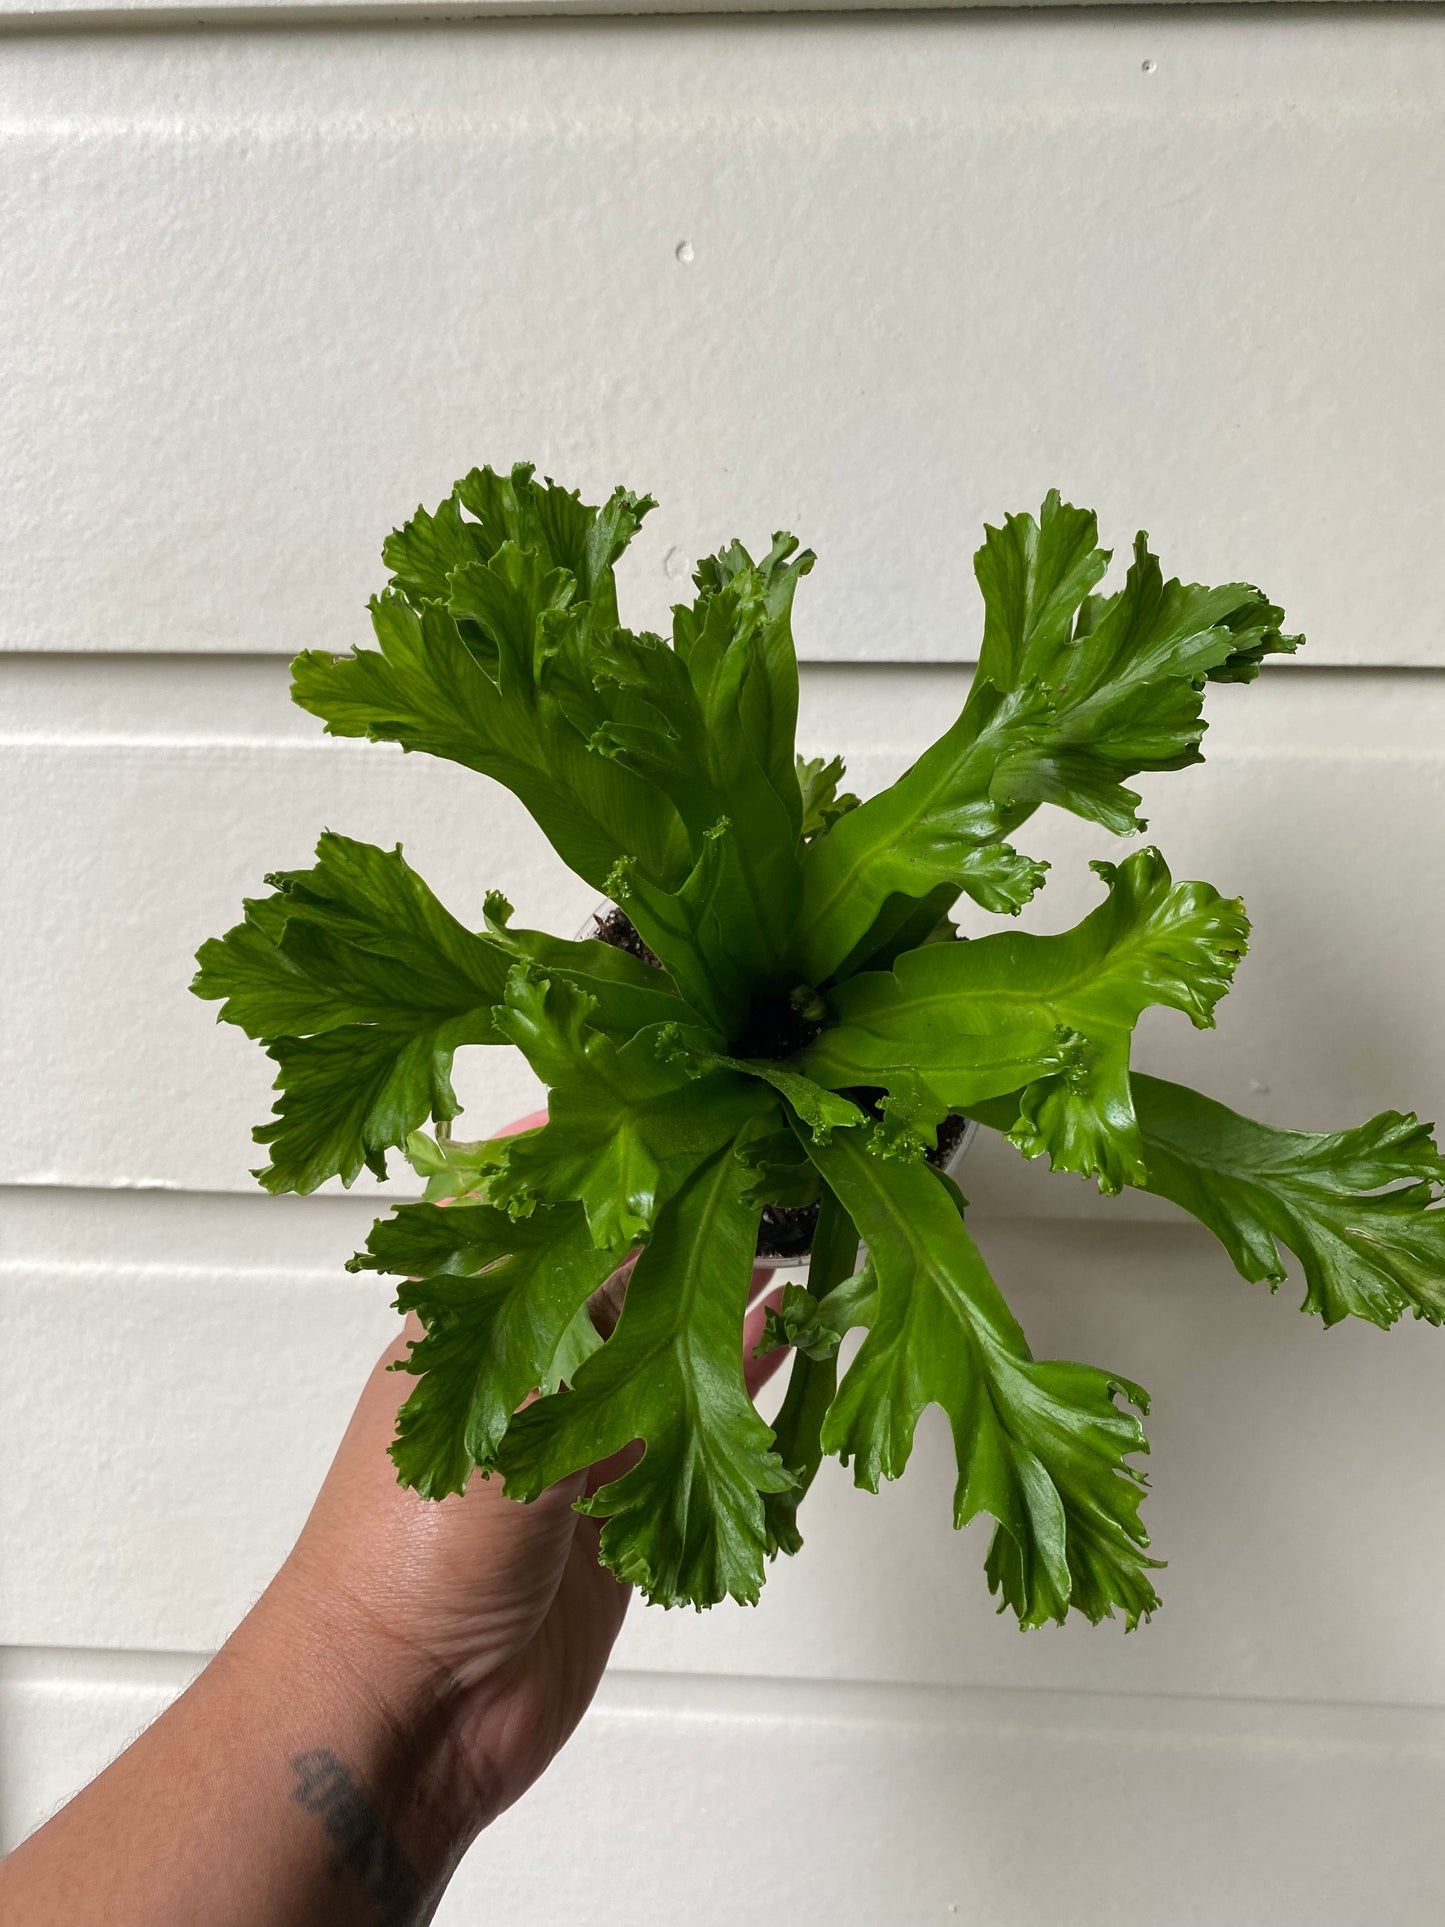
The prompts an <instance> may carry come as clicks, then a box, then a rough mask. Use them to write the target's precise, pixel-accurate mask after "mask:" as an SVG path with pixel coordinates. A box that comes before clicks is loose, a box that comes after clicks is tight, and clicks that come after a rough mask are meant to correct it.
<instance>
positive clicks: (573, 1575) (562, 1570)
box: [275, 1117, 785, 1844]
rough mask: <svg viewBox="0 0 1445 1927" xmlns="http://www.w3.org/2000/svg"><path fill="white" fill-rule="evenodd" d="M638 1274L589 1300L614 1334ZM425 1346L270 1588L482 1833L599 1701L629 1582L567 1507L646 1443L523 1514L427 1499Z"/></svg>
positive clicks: (374, 1415)
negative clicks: (417, 1366)
mask: <svg viewBox="0 0 1445 1927" xmlns="http://www.w3.org/2000/svg"><path fill="white" fill-rule="evenodd" d="M540 1121H543V1120H542V1119H541V1118H538V1117H528V1118H523V1119H521V1120H519V1121H518V1122H517V1123H516V1124H513V1125H511V1126H509V1127H508V1129H509V1131H520V1130H525V1129H528V1128H530V1126H531V1125H533V1124H534V1123H537V1122H540ZM630 1269H631V1264H630V1262H629V1264H627V1265H625V1266H623V1267H622V1269H621V1271H619V1272H618V1273H616V1274H615V1275H614V1277H613V1278H612V1279H610V1280H609V1281H608V1284H607V1285H606V1286H604V1287H603V1289H602V1291H601V1292H600V1293H598V1294H597V1295H596V1296H595V1297H594V1299H593V1301H592V1310H593V1315H594V1318H595V1320H596V1322H597V1323H598V1325H599V1328H600V1329H602V1330H604V1331H606V1330H610V1328H611V1325H612V1324H614V1323H615V1322H616V1318H617V1315H618V1312H619V1311H620V1308H621V1301H622V1295H623V1292H624V1291H625V1286H626V1278H627V1275H628V1273H629V1271H630ZM771 1276H772V1273H771V1270H769V1269H765V1268H759V1269H758V1270H756V1271H755V1272H754V1274H753V1288H754V1297H755V1299H756V1300H757V1302H756V1303H755V1304H754V1305H753V1307H752V1309H751V1310H750V1312H749V1314H748V1318H747V1321H746V1325H745V1329H744V1372H745V1377H746V1381H747V1385H748V1389H749V1392H750V1393H751V1394H754V1395H755V1394H756V1392H757V1391H758V1389H759V1388H760V1387H761V1386H762V1385H763V1384H764V1383H765V1382H766V1380H767V1379H768V1378H769V1377H771V1376H772V1373H773V1372H774V1371H775V1370H776V1369H777V1366H778V1365H779V1364H780V1363H781V1362H782V1360H783V1358H784V1356H785V1354H784V1353H782V1352H775V1353H772V1354H769V1355H768V1356H767V1357H766V1358H764V1359H761V1360H759V1359H755V1358H754V1357H753V1355H752V1353H753V1348H754V1346H755V1345H756V1343H757V1341H758V1339H759V1338H760V1337H761V1334H762V1325H763V1317H764V1312H765V1310H766V1307H767V1305H768V1304H769V1303H772V1302H775V1301H776V1294H773V1295H771V1296H769V1295H762V1296H759V1294H765V1288H766V1286H767V1284H768V1281H769V1280H770V1278H771ZM420 1336H421V1329H420V1326H419V1325H418V1324H417V1322H416V1320H415V1318H414V1317H413V1318H412V1319H410V1320H409V1321H408V1324H407V1328H406V1330H405V1331H404V1332H402V1333H400V1334H399V1335H398V1337H397V1339H396V1340H395V1342H394V1343H393V1344H392V1345H390V1346H389V1347H388V1348H387V1350H386V1351H385V1352H384V1353H383V1354H382V1357H381V1359H380V1360H379V1361H378V1363H377V1365H376V1367H375V1369H374V1370H373V1372H372V1374H371V1376H370V1378H369V1379H368V1380H367V1383H366V1386H365V1388H364V1389H363V1391H362V1394H361V1398H360V1400H359V1402H358V1404H357V1407H356V1410H355V1412H354V1414H353V1415H352V1419H351V1423H350V1425H349V1426H348V1428H347V1431H346V1434H345V1436H344V1438H343V1439H342V1442H341V1446H340V1448H339V1450H338V1452H337V1454H336V1458H335V1461H334V1463H333V1464H332V1467H331V1470H330V1472H329V1473H328V1474H327V1477H326V1480H325V1482H324V1484H323V1486H322V1488H321V1491H320V1494H319V1496H318V1498H317V1500H316V1503H315V1506H314V1507H313V1509H312V1512H311V1515H310V1517H309V1519H308V1521H307V1523H306V1527H305V1529H304V1531H303V1532H302V1535H301V1537H300V1539H299V1541H298V1542H297V1545H296V1548H295V1550H294V1552H293V1553H292V1555H291V1558H290V1559H289V1560H288V1561H287V1564H286V1567H285V1568H283V1571H282V1573H281V1574H280V1575H279V1576H278V1579H277V1581H276V1586H275V1591H276V1593H277V1594H278V1596H279V1597H280V1598H281V1600H282V1601H283V1603H285V1604H286V1605H287V1606H288V1607H289V1606H292V1605H296V1606H303V1608H304V1610H306V1611H308V1612H311V1613H314V1614H318V1615H320V1616H321V1618H322V1619H323V1621H324V1623H327V1624H330V1625H332V1626H334V1627H335V1628H336V1636H337V1638H338V1639H342V1640H345V1641H347V1642H348V1643H349V1644H350V1645H351V1646H352V1648H353V1649H354V1650H357V1651H360V1652H363V1653H364V1654H365V1655H366V1656H367V1658H366V1664H367V1665H368V1666H369V1667H370V1668H371V1669H372V1676H373V1677H374V1678H375V1679H377V1680H379V1681H380V1682H382V1683H383V1691H384V1692H385V1694H386V1696H387V1699H388V1702H389V1705H388V1711H389V1714H390V1716H391V1717H393V1718H395V1719H397V1720H398V1721H401V1722H407V1721H410V1722H413V1723H415V1722H416V1721H417V1720H419V1719H421V1720H425V1721H427V1722H429V1723H430V1724H431V1725H432V1726H433V1727H434V1728H435V1732H436V1740H437V1743H438V1746H439V1749H440V1758H439V1760H438V1761H437V1764H438V1766H439V1769H440V1782H439V1785H435V1784H434V1785H433V1787H432V1792H431V1797H432V1798H433V1799H437V1798H438V1797H439V1798H440V1799H441V1801H442V1804H443V1807H444V1809H445V1810H446V1811H448V1812H449V1813H450V1814H451V1815H452V1816H453V1818H452V1821H451V1829H452V1831H453V1832H454V1833H455V1834H457V1835H458V1836H459V1837H460V1836H463V1835H464V1836H465V1839H470V1838H471V1837H472V1836H473V1835H474V1834H475V1832H476V1831H477V1830H478V1829H480V1828H481V1827H483V1826H485V1825H487V1824H488V1822H489V1821H491V1820H492V1819H494V1818H495V1817H496V1815H497V1814H499V1813H501V1812H502V1811H503V1810H504V1809H505V1808H506V1807H508V1806H510V1805H511V1803H512V1802H513V1801H514V1800H516V1799H517V1798H518V1797H519V1795H520V1794H522V1793H523V1792H525V1790H526V1789H527V1787H529V1786H530V1785H531V1784H532V1782H533V1781H534V1780H535V1779H536V1778H537V1776H538V1775H539V1774H540V1773H541V1772H542V1771H543V1769H544V1768H545V1767H546V1766H547V1764H548V1763H549V1761H550V1760H551V1759H552V1758H553V1756H554V1755H555V1754H556V1752H557V1751H558V1749H559V1748H560V1747H561V1746H562V1745H563V1743H564V1742H565V1741H566V1740H567V1738H568V1736H569V1735H570V1734H571V1732H572V1731H573V1729H574V1727H575V1726H576V1724H577V1722H578V1720H579V1719H580V1718H581V1716H582V1714H583V1713H584V1711H585V1710H586V1708H587V1705H588V1703H589V1702H590V1700H591V1698H592V1695H593V1693H594V1691H595V1690H596V1686H597V1682H598V1680H599V1679H600V1677H601V1674H602V1671H603V1668H604V1666H605V1665H606V1663H607V1658H608V1655H609V1653H610V1652H611V1650H612V1646H613V1643H614V1641H615V1640H616V1638H617V1634H618V1632H619V1630H620V1628H621V1625H622V1620H623V1615H624V1614H625V1612H626V1610H627V1602H628V1597H629V1593H630V1588H628V1587H626V1586H623V1585H621V1584H620V1583H619V1582H618V1581H617V1580H615V1579H614V1578H613V1577H612V1575H611V1574H610V1573H609V1572H607V1571H606V1570H605V1568H603V1567H602V1566H601V1565H600V1564H599V1562H598V1556H597V1549H598V1535H599V1532H600V1529H601V1525H602V1523H603V1522H602V1521H600V1520H596V1519H591V1518H588V1517H585V1516H584V1515H582V1514H580V1513H578V1512H576V1511H574V1510H573V1506H574V1503H575V1501H576V1500H577V1499H578V1498H580V1497H581V1496H582V1495H583V1494H584V1493H590V1492H595V1491H596V1490H597V1489H598V1487H599V1486H601V1485H603V1484H605V1483H606V1482H607V1481H608V1480H609V1479H612V1478H615V1477H617V1476H618V1475H619V1473H620V1472H621V1471H622V1470H623V1469H624V1468H625V1466H626V1464H628V1463H630V1462H632V1460H633V1459H635V1457H636V1456H637V1454H638V1452H639V1451H640V1447H638V1446H633V1447H631V1448H629V1450H628V1451H627V1452H625V1453H623V1454H620V1455H618V1457H617V1458H616V1459H613V1460H611V1461H608V1462H606V1463H604V1464H602V1465H598V1466H594V1467H592V1468H591V1469H590V1471H589V1472H587V1473H579V1474H577V1475H575V1476H574V1477H572V1478H570V1479H567V1480H565V1481H563V1482H562V1483H561V1484H559V1485H555V1486H553V1487H552V1488H551V1489H550V1490H548V1491H547V1492H545V1493H543V1494H542V1495H541V1497H539V1498H538V1499H536V1500H534V1501H533V1502H532V1503H531V1504H528V1505H521V1504H518V1503H517V1502H515V1501H513V1500H511V1499H508V1498H506V1497H504V1495H503V1493H502V1490H501V1482H500V1480H499V1479H486V1478H483V1477H481V1476H480V1475H477V1476H474V1477H473V1479H472V1482H471V1484H470V1486H469V1487H468V1489H467V1491H466V1492H465V1493H464V1494H461V1495H456V1494H453V1495H452V1496H450V1497H448V1498H446V1499H443V1500H441V1501H435V1500H427V1499H422V1498H419V1497H418V1496H417V1494H416V1493H415V1492H412V1491H409V1490H407V1489H406V1488H404V1487H402V1486H400V1485H398V1484H397V1482H396V1477H395V1472H394V1470H393V1467H392V1464H391V1460H390V1458H389V1456H388V1453H387V1447H388V1446H389V1444H390V1443H391V1439H392V1436H393V1434H394V1430H395V1424H396V1413H397V1407H398V1405H399V1404H400V1403H401V1402H402V1400H403V1399H404V1398H405V1397H406V1396H407V1394H408V1393H409V1392H410V1390H411V1382H410V1380H409V1379H408V1378H407V1377H406V1376H405V1375H404V1374H399V1373H395V1372H393V1371H392V1370H391V1367H392V1366H393V1365H395V1364H396V1363H397V1362H398V1361H399V1360H401V1359H404V1358H405V1356H406V1353H407V1349H408V1345H409V1343H411V1342H414V1341H415V1340H416V1339H417V1338H419V1337H420ZM463 1844H464V1841H463Z"/></svg>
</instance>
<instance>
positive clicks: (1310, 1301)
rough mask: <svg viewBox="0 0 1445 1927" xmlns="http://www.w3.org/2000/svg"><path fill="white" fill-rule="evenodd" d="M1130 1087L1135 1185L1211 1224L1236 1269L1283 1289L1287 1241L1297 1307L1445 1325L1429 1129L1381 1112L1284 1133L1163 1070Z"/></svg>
mask: <svg viewBox="0 0 1445 1927" xmlns="http://www.w3.org/2000/svg"><path fill="white" fill-rule="evenodd" d="M1133 1084H1134V1101H1135V1105H1136V1108H1137V1110H1138V1115H1139V1125H1140V1130H1141V1132H1142V1134H1143V1140H1144V1155H1145V1160H1146V1163H1147V1166H1148V1176H1147V1179H1146V1181H1145V1182H1144V1184H1143V1186H1142V1188H1143V1189H1145V1190H1148V1191H1153V1192H1154V1193H1156V1195H1158V1196H1159V1197H1162V1198H1168V1199H1170V1200H1171V1202H1173V1203H1174V1204H1177V1205H1179V1206H1180V1207H1181V1208H1182V1209H1183V1210H1185V1211H1187V1212H1189V1213H1190V1215H1191V1216H1192V1217H1195V1218H1197V1219H1198V1220H1199V1222H1200V1223H1201V1224H1203V1225H1206V1226H1207V1227H1208V1229H1209V1230H1211V1231H1212V1232H1213V1233H1214V1235H1215V1236H1216V1237H1217V1238H1218V1239H1219V1241H1220V1243H1221V1244H1222V1245H1223V1246H1224V1248H1225V1250H1226V1251H1227V1252H1228V1253H1229V1256H1230V1258H1231V1260H1232V1261H1233V1263H1234V1267H1235V1269H1236V1270H1237V1271H1238V1272H1239V1273H1240V1275H1241V1276H1242V1277H1244V1278H1248V1279H1249V1280H1250V1281H1251V1282H1253V1283H1265V1284H1268V1285H1269V1286H1270V1289H1271V1290H1273V1289H1275V1288H1276V1287H1277V1286H1278V1285H1280V1284H1282V1283H1283V1281H1284V1277H1285V1267H1284V1262H1283V1258H1282V1256H1281V1249H1280V1248H1281V1246H1283V1247H1284V1248H1285V1249H1287V1250H1289V1251H1292V1252H1293V1253H1294V1255H1295V1256H1296V1257H1297V1258H1298V1259H1299V1261H1300V1264H1301V1266H1302V1268H1303V1271H1304V1275H1305V1297H1304V1302H1303V1304H1302V1305H1301V1307H1300V1309H1301V1310H1302V1311H1307V1312H1311V1313H1313V1314H1314V1315H1316V1316H1318V1317H1319V1318H1320V1319H1322V1320H1323V1322H1324V1324H1325V1325H1326V1326H1330V1325H1335V1324H1338V1323H1339V1322H1340V1320H1341V1319H1343V1318H1347V1317H1354V1318H1363V1319H1365V1320H1367V1321H1368V1322H1369V1323H1370V1324H1373V1325H1378V1326H1380V1327H1381V1328H1382V1329H1387V1328H1388V1327H1389V1326H1391V1325H1393V1324H1394V1322H1395V1321H1396V1319H1397V1318H1399V1317H1400V1316H1401V1314H1402V1313H1403V1312H1406V1311H1410V1312H1413V1313H1414V1315H1415V1317H1417V1318H1423V1319H1426V1320H1428V1322H1429V1323H1430V1324H1432V1325H1438V1324H1441V1323H1442V1322H1445V1208H1442V1207H1441V1205H1440V1204H1439V1202H1438V1199H1439V1190H1440V1186H1441V1184H1442V1183H1445V1160H1442V1158H1441V1156H1440V1153H1439V1151H1438V1150H1437V1149H1436V1146H1435V1143H1434V1140H1433V1139H1432V1137H1431V1135H1430V1132H1431V1127H1430V1126H1429V1125H1426V1124H1421V1123H1419V1122H1418V1120H1417V1119H1416V1118H1415V1117H1414V1116H1413V1115H1409V1116H1404V1115H1402V1114H1401V1113H1400V1112H1398V1111H1383V1112H1381V1114H1380V1115H1379V1116H1378V1117H1374V1118H1371V1119H1370V1121H1369V1122H1368V1123H1367V1124H1362V1125H1359V1126H1358V1127H1357V1128H1356V1129H1354V1130H1351V1131H1335V1132H1328V1133H1313V1132H1307V1131H1285V1130H1279V1129H1277V1128H1276V1127H1274V1126H1272V1125H1267V1124H1260V1123H1257V1122H1256V1121H1255V1120H1254V1119H1253V1118H1247V1117H1241V1116H1240V1115H1239V1113H1238V1112H1236V1111H1231V1110H1230V1109H1229V1108H1228V1107H1227V1106H1226V1105H1223V1104H1219V1103H1216V1102H1215V1101H1214V1100H1213V1099H1212V1098H1207V1097H1202V1096H1201V1095H1200V1094H1199V1093H1198V1092H1197V1091H1191V1090H1188V1089H1186V1088H1185V1087H1184V1086H1183V1085H1180V1084H1171V1083H1167V1082H1166V1081H1165V1080H1164V1079H1162V1078H1157V1077H1143V1076H1137V1075H1136V1076H1135V1078H1134V1080H1133Z"/></svg>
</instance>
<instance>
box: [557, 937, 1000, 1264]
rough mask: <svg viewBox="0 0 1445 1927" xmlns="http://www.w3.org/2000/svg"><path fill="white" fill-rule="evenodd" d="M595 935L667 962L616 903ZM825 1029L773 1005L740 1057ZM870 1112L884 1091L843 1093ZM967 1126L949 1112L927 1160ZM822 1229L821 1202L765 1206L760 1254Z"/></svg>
mask: <svg viewBox="0 0 1445 1927" xmlns="http://www.w3.org/2000/svg"><path fill="white" fill-rule="evenodd" d="M592 924H593V929H592V934H593V936H594V937H596V938H597V939H598V940H599V941H600V942H602V943H610V944H611V945H612V946H613V948H614V949H616V950H625V951H627V952H628V953H629V955H631V956H634V957H640V958H641V959H642V961H643V963H645V964H651V966H652V967H653V969H654V970H660V969H661V968H662V964H661V961H660V959H659V958H658V957H657V955H656V953H655V952H654V951H652V950H649V949H648V947H647V945H646V944H645V943H644V942H643V941H642V939H641V937H639V936H638V934H637V932H636V930H635V929H634V928H633V925H632V919H631V918H630V917H629V916H628V915H627V913H626V911H625V910H618V909H616V908H615V907H614V908H612V909H610V910H606V911H604V912H601V913H599V914H598V915H597V916H595V917H594V918H593V920H592ZM822 1029H823V1026H822V1024H820V1023H809V1022H807V1021H805V1020H803V1019H801V1018H798V1017H797V1016H796V1015H794V1014H792V1013H789V1014H788V1016H784V1015H783V1011H782V1009H781V1008H780V1009H779V1010H777V1011H774V1010H772V1009H771V1008H770V1009H769V1010H768V1011H767V1012H764V1013H754V1017H753V1019H752V1020H751V1021H750V1023H749V1026H748V1030H749V1035H748V1037H747V1039H746V1040H745V1043H746V1045H747V1048H741V1047H740V1048H739V1051H738V1055H739V1056H744V1057H770V1058H771V1057H777V1058H782V1057H786V1056H791V1055H792V1053H793V1052H794V1051H795V1050H802V1049H804V1048H805V1047H806V1046H807V1045H808V1044H810V1043H811V1042H812V1041H813V1039H814V1038H815V1037H816V1036H817V1035H818V1034H819V1033H820V1032H821V1030H822ZM843 1095H844V1096H846V1097H851V1098H852V1099H853V1102H854V1103H855V1104H857V1105H858V1106H859V1107H860V1108H861V1109H863V1110H865V1111H871V1112H873V1113H874V1114H875V1115H876V1114H877V1109H878V1100H879V1098H881V1097H882V1095H883V1093H882V1091H877V1090H851V1091H846V1092H844V1093H843ZM967 1129H968V1119H967V1118H966V1117H958V1116H955V1115H950V1116H948V1117H946V1118H944V1120H943V1122H942V1123H941V1124H940V1125H939V1127H938V1142H937V1143H936V1144H935V1146H934V1148H933V1149H932V1150H931V1151H929V1152H928V1153H927V1154H926V1155H927V1158H928V1162H929V1163H930V1164H933V1165H937V1166H938V1167H939V1168H940V1169H942V1167H943V1166H944V1165H945V1164H947V1162H948V1160H949V1158H950V1157H952V1155H953V1153H954V1152H955V1151H956V1150H957V1148H958V1146H959V1144H960V1142H961V1141H962V1138H963V1134H964V1132H965V1131H966V1130H967ZM817 1228H818V1207H817V1205H816V1204H765V1205H764V1206H763V1215H762V1219H761V1222H760V1223H759V1225H758V1256H759V1258H778V1259H783V1260H789V1259H795V1258H806V1257H807V1255H808V1253H809V1252H810V1251H811V1250H812V1249H813V1233H814V1232H815V1231H816V1230H817Z"/></svg>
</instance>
